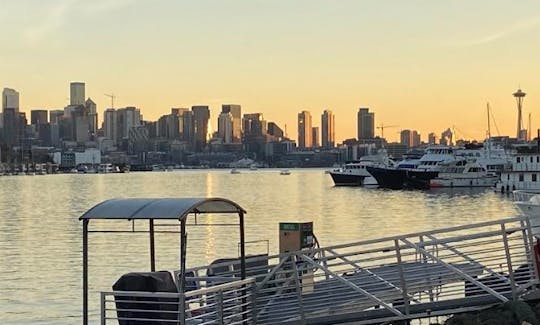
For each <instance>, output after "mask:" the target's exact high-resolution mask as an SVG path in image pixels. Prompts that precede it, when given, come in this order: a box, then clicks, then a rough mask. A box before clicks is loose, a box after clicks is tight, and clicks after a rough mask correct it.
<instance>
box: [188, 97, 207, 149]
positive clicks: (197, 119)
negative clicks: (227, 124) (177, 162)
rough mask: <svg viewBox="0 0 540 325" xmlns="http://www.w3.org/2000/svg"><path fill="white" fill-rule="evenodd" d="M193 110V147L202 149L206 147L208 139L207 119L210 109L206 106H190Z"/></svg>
mask: <svg viewBox="0 0 540 325" xmlns="http://www.w3.org/2000/svg"><path fill="white" fill-rule="evenodd" d="M191 111H192V112H193V148H194V150H195V151H199V152H200V151H202V150H203V149H204V148H205V147H206V143H207V139H208V121H209V120H210V109H209V108H208V106H192V107H191Z"/></svg>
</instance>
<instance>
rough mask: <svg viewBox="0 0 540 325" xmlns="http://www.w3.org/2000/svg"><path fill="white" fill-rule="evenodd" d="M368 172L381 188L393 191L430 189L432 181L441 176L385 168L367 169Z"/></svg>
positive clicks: (433, 172) (418, 171) (429, 172)
mask: <svg viewBox="0 0 540 325" xmlns="http://www.w3.org/2000/svg"><path fill="white" fill-rule="evenodd" d="M367 171H368V172H369V173H370V174H371V175H372V176H373V177H374V178H375V179H376V180H377V183H378V184H379V187H381V188H388V189H392V190H401V189H428V188H429V184H430V180H431V179H433V178H435V177H437V175H438V174H439V172H435V171H421V170H408V169H398V168H383V167H367Z"/></svg>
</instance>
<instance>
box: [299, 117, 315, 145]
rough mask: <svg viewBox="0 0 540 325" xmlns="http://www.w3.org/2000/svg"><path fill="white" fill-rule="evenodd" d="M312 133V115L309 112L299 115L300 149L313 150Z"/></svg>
mask: <svg viewBox="0 0 540 325" xmlns="http://www.w3.org/2000/svg"><path fill="white" fill-rule="evenodd" d="M312 132H313V131H312V130H311V113H310V112H308V111H302V112H300V113H298V148H300V149H302V148H311V145H312V142H311V141H312V140H313V134H312Z"/></svg>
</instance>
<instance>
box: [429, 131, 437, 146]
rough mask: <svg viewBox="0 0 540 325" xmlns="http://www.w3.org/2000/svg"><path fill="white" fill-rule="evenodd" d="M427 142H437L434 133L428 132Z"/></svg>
mask: <svg viewBox="0 0 540 325" xmlns="http://www.w3.org/2000/svg"><path fill="white" fill-rule="evenodd" d="M428 144H437V136H436V135H435V133H433V132H431V133H430V134H428Z"/></svg>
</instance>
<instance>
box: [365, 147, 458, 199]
mask: <svg viewBox="0 0 540 325" xmlns="http://www.w3.org/2000/svg"><path fill="white" fill-rule="evenodd" d="M455 160H456V156H455V154H454V149H453V148H452V147H450V146H441V145H437V146H429V147H428V148H427V149H426V151H425V153H424V155H422V157H421V158H420V159H419V160H416V159H412V160H407V161H403V162H402V163H398V164H397V165H396V166H391V167H381V166H367V167H366V169H367V171H368V172H369V173H370V174H371V175H372V176H373V177H374V178H375V179H376V180H377V183H378V185H379V187H381V188H388V189H428V188H429V187H430V181H431V179H433V178H435V177H437V176H438V175H439V171H440V169H441V164H445V163H449V162H452V161H455Z"/></svg>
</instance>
